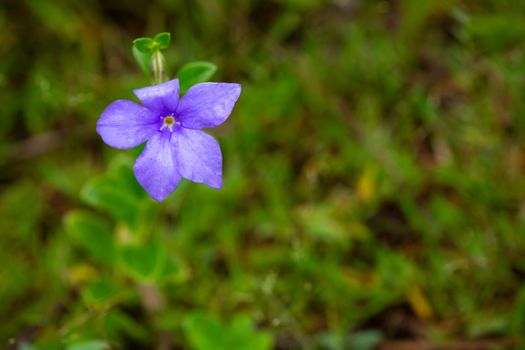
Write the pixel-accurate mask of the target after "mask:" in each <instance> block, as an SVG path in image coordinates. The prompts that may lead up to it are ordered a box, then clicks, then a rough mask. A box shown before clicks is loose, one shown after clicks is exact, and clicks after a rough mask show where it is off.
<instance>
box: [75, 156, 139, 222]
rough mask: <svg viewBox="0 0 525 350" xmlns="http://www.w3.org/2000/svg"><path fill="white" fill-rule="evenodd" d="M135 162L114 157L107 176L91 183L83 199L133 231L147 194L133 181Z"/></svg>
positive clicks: (126, 158)
mask: <svg viewBox="0 0 525 350" xmlns="http://www.w3.org/2000/svg"><path fill="white" fill-rule="evenodd" d="M132 164H133V161H132V160H131V159H129V158H128V157H121V156H118V157H115V158H114V159H113V160H112V161H111V163H110V166H109V170H108V172H107V173H106V174H104V175H101V176H98V177H96V178H94V179H92V180H91V181H90V182H88V183H87V184H86V185H85V186H84V188H83V189H82V192H81V197H82V199H83V200H84V201H86V202H87V203H88V204H91V205H93V206H94V207H96V208H99V209H102V210H104V211H106V212H108V213H109V214H111V215H112V216H113V217H114V218H115V219H117V220H119V221H123V222H125V223H126V224H128V226H129V227H130V228H133V227H136V224H137V221H139V219H140V214H141V199H142V198H144V196H145V192H144V191H143V190H142V189H141V188H140V186H139V185H138V183H137V181H136V180H135V178H134V175H133V170H132Z"/></svg>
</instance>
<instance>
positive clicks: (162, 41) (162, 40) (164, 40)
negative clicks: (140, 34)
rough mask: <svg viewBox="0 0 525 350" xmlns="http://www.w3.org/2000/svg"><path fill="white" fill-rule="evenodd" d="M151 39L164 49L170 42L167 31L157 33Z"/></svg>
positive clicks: (169, 35)
mask: <svg viewBox="0 0 525 350" xmlns="http://www.w3.org/2000/svg"><path fill="white" fill-rule="evenodd" d="M153 40H154V41H155V43H157V45H158V47H159V48H160V49H166V48H168V46H169V44H170V40H171V34H170V33H168V32H164V33H159V34H157V35H155V37H154V38H153Z"/></svg>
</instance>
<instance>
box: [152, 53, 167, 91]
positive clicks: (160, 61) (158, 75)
mask: <svg viewBox="0 0 525 350" xmlns="http://www.w3.org/2000/svg"><path fill="white" fill-rule="evenodd" d="M151 69H152V70H153V82H154V83H155V84H160V83H162V82H164V77H165V76H166V73H165V71H164V56H163V55H162V53H161V52H160V50H158V51H156V52H155V53H154V54H153V57H152V59H151Z"/></svg>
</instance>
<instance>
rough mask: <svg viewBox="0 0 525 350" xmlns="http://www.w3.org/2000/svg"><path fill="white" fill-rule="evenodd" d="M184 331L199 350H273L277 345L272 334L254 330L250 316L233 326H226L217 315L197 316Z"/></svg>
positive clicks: (237, 319) (238, 318)
mask: <svg viewBox="0 0 525 350" xmlns="http://www.w3.org/2000/svg"><path fill="white" fill-rule="evenodd" d="M183 328H184V333H185V335H186V337H187V338H188V342H189V343H190V344H191V345H192V348H194V349H196V350H229V349H252V350H269V349H271V348H272V345H273V339H272V337H271V336H270V335H269V334H268V333H266V332H260V331H255V330H253V322H252V320H251V318H250V317H249V316H247V315H237V316H236V317H235V318H234V319H233V321H232V323H231V324H230V325H224V324H222V323H221V321H220V320H219V319H218V317H217V316H216V315H212V314H204V313H200V312H196V313H192V314H190V315H189V316H188V317H187V318H186V319H185V320H184V324H183Z"/></svg>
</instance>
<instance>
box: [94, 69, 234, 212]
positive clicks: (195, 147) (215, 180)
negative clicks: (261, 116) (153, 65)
mask: <svg viewBox="0 0 525 350" xmlns="http://www.w3.org/2000/svg"><path fill="white" fill-rule="evenodd" d="M134 93H135V95H136V96H137V97H138V98H139V100H140V101H141V102H142V104H143V105H144V106H141V105H139V104H137V103H134V102H131V101H127V100H117V101H115V102H113V103H111V104H110V105H109V106H108V107H107V108H106V109H105V110H104V112H102V115H101V116H100V119H99V120H98V122H97V132H98V133H99V135H100V136H101V137H102V139H103V140H104V142H105V143H107V144H108V145H110V146H111V147H115V148H120V149H128V148H131V147H135V146H138V145H140V144H142V143H144V142H146V141H148V143H147V144H146V147H145V148H144V151H142V154H141V155H140V156H139V157H138V158H137V160H136V161H135V165H134V167H133V170H134V171H135V176H136V178H137V180H138V182H139V183H140V185H141V186H142V187H143V188H144V189H145V190H146V191H147V192H148V193H149V195H150V196H151V198H153V199H155V200H157V201H159V202H160V201H162V200H164V199H165V198H166V197H167V196H168V195H169V194H170V193H171V192H173V191H174V190H175V188H177V185H178V184H179V181H180V180H181V178H183V177H184V178H187V179H189V180H192V181H194V182H199V183H205V184H207V185H209V186H211V187H213V188H217V189H218V188H221V187H222V153H221V149H220V147H219V144H218V143H217V141H215V139H214V138H213V137H211V136H210V135H208V134H206V133H204V132H202V131H201V130H200V129H202V128H212V127H215V126H217V125H220V124H222V123H223V122H224V121H225V120H226V119H227V118H228V116H229V115H230V113H231V111H232V109H233V106H234V105H235V102H236V101H237V99H238V98H239V95H240V93H241V85H240V84H231V83H202V84H197V85H194V86H193V87H191V88H190V89H189V90H188V92H186V94H184V96H183V97H182V98H181V99H180V100H179V81H178V79H174V80H171V81H168V82H166V83H162V84H159V85H154V86H148V87H145V88H142V89H137V90H134Z"/></svg>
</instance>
